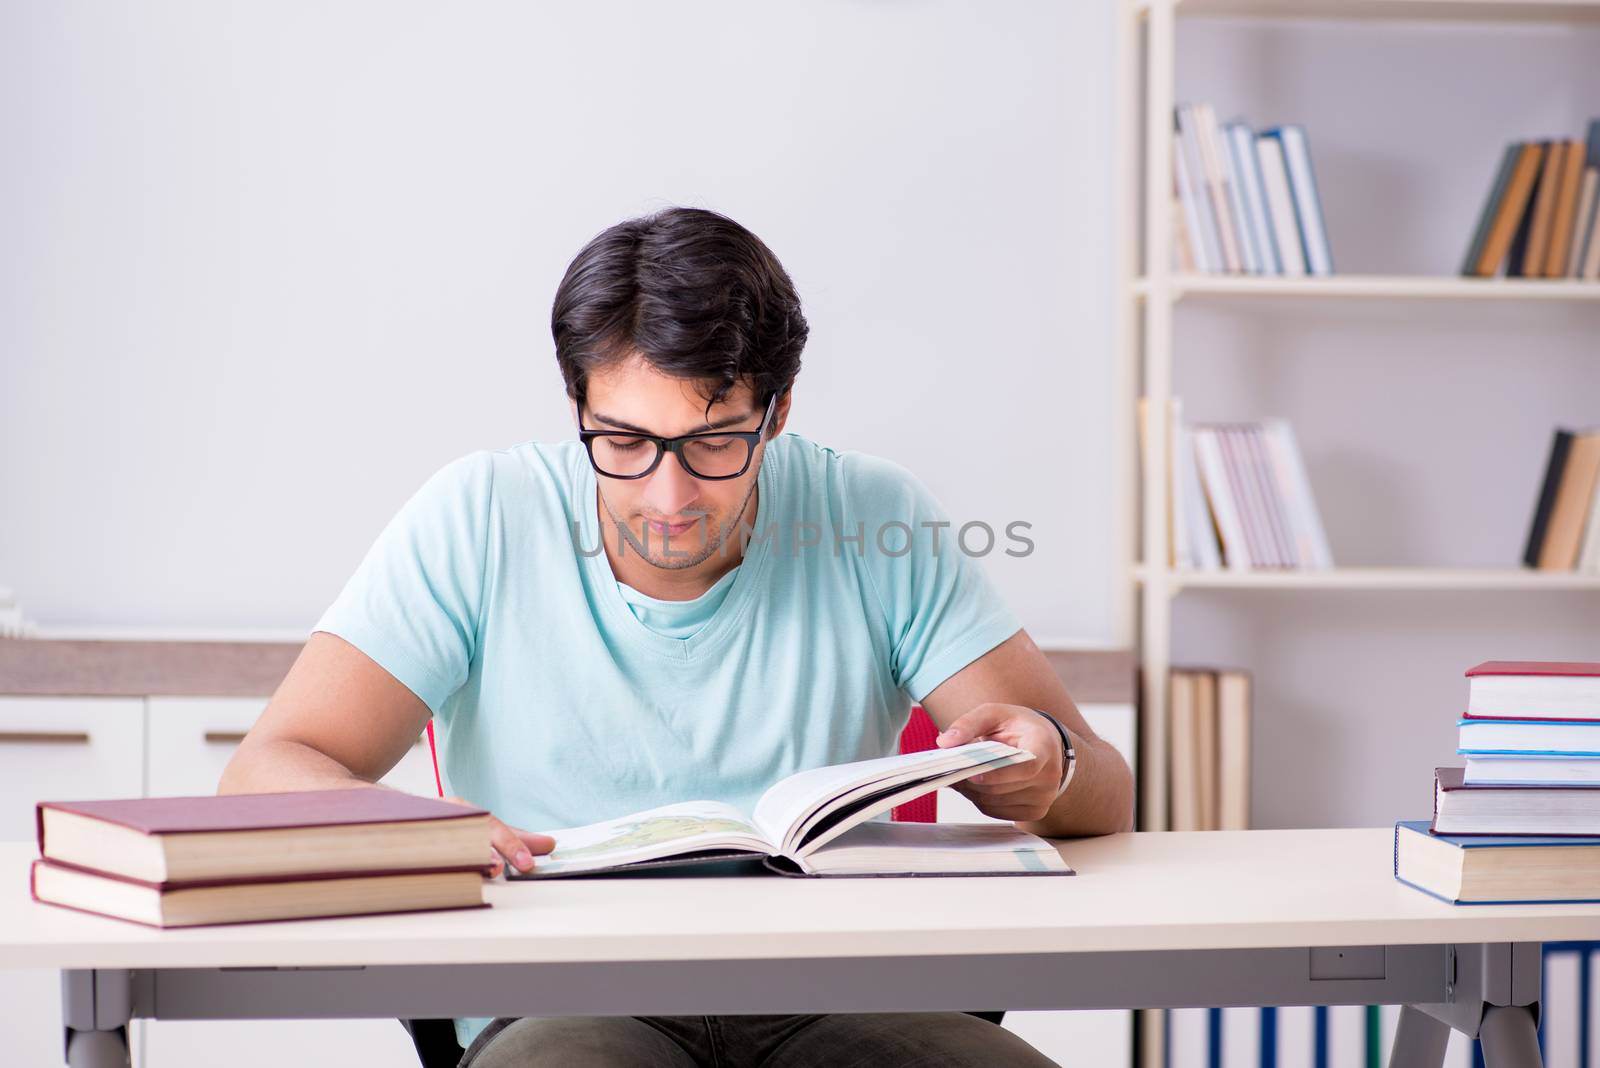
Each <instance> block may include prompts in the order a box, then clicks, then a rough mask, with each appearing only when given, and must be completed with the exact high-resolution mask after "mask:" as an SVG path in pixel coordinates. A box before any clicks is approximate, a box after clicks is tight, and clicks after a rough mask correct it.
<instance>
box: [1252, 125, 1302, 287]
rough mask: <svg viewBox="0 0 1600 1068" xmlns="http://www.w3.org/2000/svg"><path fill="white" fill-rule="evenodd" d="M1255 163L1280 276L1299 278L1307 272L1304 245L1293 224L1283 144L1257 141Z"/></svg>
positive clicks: (1262, 137)
mask: <svg viewBox="0 0 1600 1068" xmlns="http://www.w3.org/2000/svg"><path fill="white" fill-rule="evenodd" d="M1256 160H1257V162H1259V163H1260V164H1261V182H1262V186H1263V187H1264V188H1265V189H1266V192H1267V209H1268V210H1269V211H1270V212H1271V213H1272V236H1273V240H1274V242H1275V243H1276V245H1277V248H1278V256H1279V258H1280V260H1281V261H1282V267H1283V273H1284V274H1286V275H1289V276H1291V277H1296V278H1298V277H1300V276H1302V275H1304V274H1305V273H1306V257H1305V246H1304V245H1303V244H1302V243H1301V241H1300V227H1299V224H1298V223H1297V222H1296V221H1295V214H1294V202H1293V200H1291V199H1290V193H1289V171H1288V168H1287V166H1286V165H1285V163H1284V160H1283V144H1282V142H1280V141H1279V140H1278V139H1277V138H1276V137H1268V136H1267V135H1266V134H1262V135H1260V136H1259V137H1257V138H1256Z"/></svg>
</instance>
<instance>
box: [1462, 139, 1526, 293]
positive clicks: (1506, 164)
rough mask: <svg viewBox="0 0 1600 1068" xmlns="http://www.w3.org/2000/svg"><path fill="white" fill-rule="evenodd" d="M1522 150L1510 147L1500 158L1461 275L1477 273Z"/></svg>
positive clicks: (1514, 145)
mask: <svg viewBox="0 0 1600 1068" xmlns="http://www.w3.org/2000/svg"><path fill="white" fill-rule="evenodd" d="M1521 148H1522V146H1521V145H1517V144H1511V145H1508V146H1507V147H1506V150H1505V152H1503V153H1502V154H1501V156H1500V167H1499V169H1498V170H1497V171H1495V175H1494V182H1493V183H1492V184H1491V185H1490V186H1489V199H1488V200H1487V201H1485V202H1484V205H1483V211H1482V212H1481V213H1480V214H1479V215H1478V226H1477V229H1475V230H1474V231H1473V232H1472V243H1471V244H1469V245H1468V246H1467V255H1466V257H1465V259H1463V260H1462V263H1461V273H1462V274H1464V275H1469V276H1470V275H1474V274H1476V273H1477V266H1478V260H1479V259H1481V258H1482V256H1483V248H1484V245H1485V243H1486V242H1487V241H1488V239H1489V227H1490V224H1492V223H1493V222H1494V217H1495V214H1496V213H1497V212H1498V211H1499V210H1500V201H1501V200H1503V199H1504V198H1505V195H1506V185H1507V184H1508V183H1509V182H1510V181H1511V172H1512V171H1514V170H1516V167H1517V155H1518V153H1519V151H1520V150H1521Z"/></svg>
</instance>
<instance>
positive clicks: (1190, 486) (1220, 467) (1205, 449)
mask: <svg viewBox="0 0 1600 1068" xmlns="http://www.w3.org/2000/svg"><path fill="white" fill-rule="evenodd" d="M1169 415H1170V418H1169V421H1168V432H1167V444H1168V451H1169V460H1168V464H1167V471H1168V474H1169V477H1170V481H1169V483H1168V486H1167V500H1168V508H1167V515H1168V520H1169V523H1168V528H1167V548H1168V562H1169V563H1170V564H1171V565H1172V566H1173V567H1174V568H1177V569H1179V570H1191V571H1222V570H1229V571H1251V570H1279V571H1308V570H1326V569H1328V568H1331V567H1333V552H1332V550H1331V549H1330V548H1329V547H1328V536H1327V533H1326V531H1325V530H1324V529H1323V526H1322V514H1321V512H1319V511H1318V509H1317V501H1316V497H1315V496H1314V495H1313V494H1312V492H1311V480H1310V479H1309V478H1308V477H1307V475H1306V466H1305V462H1304V460H1303V459H1302V458H1301V455H1300V446H1299V444H1298V443H1297V441H1296V440H1295V435H1294V430H1293V428H1292V427H1290V425H1289V423H1288V421H1287V420H1284V419H1266V420H1263V421H1261V422H1259V423H1200V424H1195V425H1188V424H1185V423H1184V421H1183V399H1182V398H1181V397H1174V398H1173V399H1172V408H1171V411H1170V413H1169ZM1147 418H1148V413H1147V412H1146V410H1145V402H1144V400H1143V399H1142V398H1141V400H1140V401H1139V428H1140V442H1141V444H1142V445H1143V446H1144V447H1145V452H1146V454H1147V455H1148V451H1149V450H1148V444H1147V441H1148V426H1147V424H1146V420H1147Z"/></svg>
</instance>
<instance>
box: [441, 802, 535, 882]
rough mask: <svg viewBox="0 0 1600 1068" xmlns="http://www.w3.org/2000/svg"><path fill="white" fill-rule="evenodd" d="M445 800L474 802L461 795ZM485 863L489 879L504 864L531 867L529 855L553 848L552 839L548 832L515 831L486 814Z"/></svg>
mask: <svg viewBox="0 0 1600 1068" xmlns="http://www.w3.org/2000/svg"><path fill="white" fill-rule="evenodd" d="M445 800H446V801H453V802H455V803H456V804H458V805H470V806H471V807H473V808H481V807H482V806H481V805H474V804H473V803H472V802H471V801H468V800H467V799H466V798H464V797H447V798H445ZM489 846H490V848H489V863H490V864H491V865H492V867H493V870H492V871H490V872H489V877H490V878H491V879H493V878H496V877H498V876H499V875H500V873H501V872H502V871H504V870H505V866H506V865H507V864H510V865H511V866H512V867H513V868H515V869H516V870H517V871H519V872H530V871H532V870H533V858H534V857H542V856H544V855H545V854H546V853H548V852H550V851H551V850H552V849H554V848H555V847H556V840H555V839H554V838H551V837H550V836H549V835H548V834H534V833H533V832H532V831H523V830H519V829H517V828H516V827H513V826H511V825H510V824H507V823H502V822H501V821H500V820H497V819H495V818H494V817H493V816H490V817H489Z"/></svg>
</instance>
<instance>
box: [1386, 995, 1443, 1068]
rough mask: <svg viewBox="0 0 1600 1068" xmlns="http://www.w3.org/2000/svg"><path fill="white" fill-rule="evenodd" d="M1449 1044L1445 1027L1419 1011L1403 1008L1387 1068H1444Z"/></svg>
mask: <svg viewBox="0 0 1600 1068" xmlns="http://www.w3.org/2000/svg"><path fill="white" fill-rule="evenodd" d="M1449 1043H1450V1028H1449V1027H1448V1026H1446V1025H1445V1024H1443V1023H1440V1022H1439V1021H1438V1020H1435V1019H1434V1018H1433V1017H1432V1016H1429V1015H1428V1014H1427V1013H1425V1012H1423V1011H1422V1010H1421V1009H1416V1008H1412V1007H1411V1006H1410V1005H1406V1006H1403V1007H1402V1008H1401V1009H1400V1023H1399V1025H1398V1026H1396V1027H1395V1031H1394V1046H1393V1047H1392V1048H1391V1049H1390V1050H1389V1068H1443V1065H1444V1054H1445V1047H1446V1046H1448V1045H1449Z"/></svg>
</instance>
